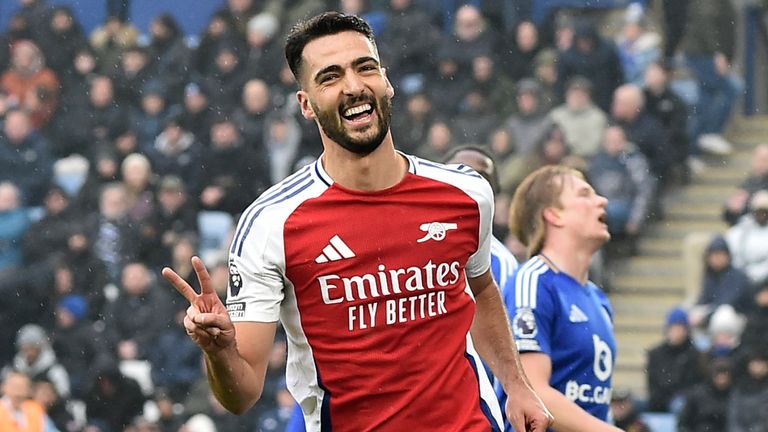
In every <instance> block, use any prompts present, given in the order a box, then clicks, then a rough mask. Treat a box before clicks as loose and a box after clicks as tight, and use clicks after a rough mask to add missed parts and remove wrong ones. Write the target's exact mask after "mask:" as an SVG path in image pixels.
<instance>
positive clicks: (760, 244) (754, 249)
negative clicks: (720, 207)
mask: <svg viewBox="0 0 768 432" xmlns="http://www.w3.org/2000/svg"><path fill="white" fill-rule="evenodd" d="M749 207H750V213H749V214H748V215H746V216H744V217H742V218H741V220H739V223H737V224H736V225H734V226H732V227H731V228H729V229H728V231H727V232H726V233H725V239H726V241H727V242H728V247H729V248H730V250H731V256H732V257H733V266H734V267H736V268H738V269H741V270H742V271H744V273H746V274H747V276H748V277H749V280H750V281H751V282H752V283H762V282H763V281H765V280H766V278H768V191H766V190H760V191H757V192H755V194H754V195H752V198H751V199H750V201H749Z"/></svg>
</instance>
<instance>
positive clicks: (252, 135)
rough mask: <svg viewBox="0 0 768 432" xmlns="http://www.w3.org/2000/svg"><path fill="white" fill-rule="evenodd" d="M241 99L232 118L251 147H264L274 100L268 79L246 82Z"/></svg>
mask: <svg viewBox="0 0 768 432" xmlns="http://www.w3.org/2000/svg"><path fill="white" fill-rule="evenodd" d="M241 101H242V103H241V105H240V106H239V107H238V108H237V109H236V110H235V112H234V114H233V117H232V118H233V120H234V121H235V123H236V124H237V127H238V128H239V129H240V131H241V133H242V135H243V139H244V140H245V142H246V144H247V145H248V146H249V147H251V148H254V149H260V148H263V147H264V135H265V133H266V132H265V124H266V122H267V117H268V116H269V114H270V111H272V100H271V95H270V91H269V86H268V85H267V83H266V81H264V80H261V79H252V80H249V81H248V82H246V83H245V86H244V87H243V93H242V97H241Z"/></svg>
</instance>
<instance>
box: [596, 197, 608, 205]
mask: <svg viewBox="0 0 768 432" xmlns="http://www.w3.org/2000/svg"><path fill="white" fill-rule="evenodd" d="M597 199H598V204H599V205H600V207H602V208H605V206H607V205H608V198H606V197H604V196H602V195H598V196H597Z"/></svg>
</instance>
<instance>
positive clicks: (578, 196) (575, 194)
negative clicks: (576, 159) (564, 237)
mask: <svg viewBox="0 0 768 432" xmlns="http://www.w3.org/2000/svg"><path fill="white" fill-rule="evenodd" d="M562 181H563V191H562V192H561V193H560V204H561V208H559V209H553V210H554V211H555V212H556V213H557V214H558V218H557V221H558V222H557V225H559V228H561V229H565V230H569V231H572V232H573V233H575V234H576V235H578V236H581V237H583V238H585V239H587V240H599V241H600V242H606V241H608V240H610V238H611V235H610V234H609V233H608V225H607V224H606V212H605V206H606V205H607V204H608V200H607V199H605V197H603V196H600V195H598V194H597V193H596V192H595V190H594V189H593V188H592V186H590V184H589V183H587V182H586V181H584V180H583V179H581V178H579V177H576V176H574V175H569V176H564V177H563V179H562Z"/></svg>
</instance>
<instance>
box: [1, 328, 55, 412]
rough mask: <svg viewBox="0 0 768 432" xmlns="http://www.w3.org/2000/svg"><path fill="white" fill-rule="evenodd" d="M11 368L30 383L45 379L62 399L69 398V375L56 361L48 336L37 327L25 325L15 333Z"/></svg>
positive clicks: (43, 330)
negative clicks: (21, 374) (14, 347)
mask: <svg viewBox="0 0 768 432" xmlns="http://www.w3.org/2000/svg"><path fill="white" fill-rule="evenodd" d="M11 368H12V369H13V370H16V371H18V372H21V373H23V374H25V375H27V376H29V377H30V379H31V380H32V381H35V380H37V379H38V378H46V379H48V380H49V381H51V382H52V383H53V385H54V386H55V387H56V391H57V392H58V393H59V394H60V395H61V396H62V397H64V398H66V397H69V391H70V386H69V374H68V373H67V370H66V369H64V366H62V365H61V364H60V363H59V361H58V359H56V353H55V352H54V351H53V348H52V347H51V343H50V340H49V338H48V334H47V333H46V331H45V329H43V328H42V327H40V326H39V325H37V324H27V325H25V326H24V327H22V328H21V329H19V331H18V333H16V356H15V357H14V358H13V364H12V366H11ZM7 371H8V369H6V371H5V372H7ZM30 396H31V395H30Z"/></svg>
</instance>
